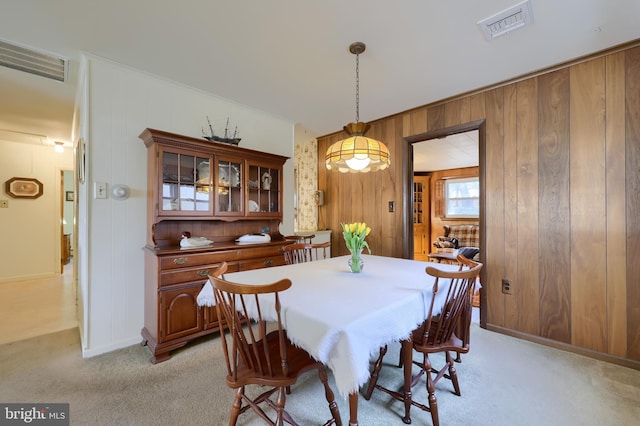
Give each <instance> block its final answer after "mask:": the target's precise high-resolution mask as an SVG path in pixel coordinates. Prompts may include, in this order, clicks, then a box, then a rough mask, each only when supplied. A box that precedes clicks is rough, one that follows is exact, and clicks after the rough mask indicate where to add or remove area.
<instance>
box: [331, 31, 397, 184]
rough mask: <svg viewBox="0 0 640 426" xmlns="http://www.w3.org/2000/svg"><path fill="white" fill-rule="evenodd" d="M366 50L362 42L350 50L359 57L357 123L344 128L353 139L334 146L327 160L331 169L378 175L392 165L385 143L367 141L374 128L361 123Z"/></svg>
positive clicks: (353, 45)
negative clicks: (363, 64)
mask: <svg viewBox="0 0 640 426" xmlns="http://www.w3.org/2000/svg"><path fill="white" fill-rule="evenodd" d="M365 49H366V45H365V44H364V43H362V42H359V41H358V42H355V43H352V44H351V45H350V46H349V51H350V52H351V53H353V54H354V55H356V122H355V123H349V124H347V125H346V126H344V127H343V129H344V131H345V132H346V133H347V134H348V135H349V137H348V138H347V139H344V140H341V141H339V142H336V143H334V144H333V145H331V146H330V147H329V149H327V154H326V156H325V164H326V166H327V169H329V170H337V171H339V172H341V173H347V172H350V173H367V172H375V171H378V170H384V169H386V168H387V167H389V164H391V159H390V156H389V149H388V148H387V147H386V146H385V144H384V143H382V142H380V141H377V140H375V139H372V138H368V137H366V136H365V135H364V134H365V133H366V132H367V130H369V127H370V126H369V125H368V124H366V123H362V122H360V54H361V53H363V52H364V51H365Z"/></svg>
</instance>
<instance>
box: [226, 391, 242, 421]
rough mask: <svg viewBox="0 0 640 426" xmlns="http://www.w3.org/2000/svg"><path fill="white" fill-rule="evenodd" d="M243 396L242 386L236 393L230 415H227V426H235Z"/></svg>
mask: <svg viewBox="0 0 640 426" xmlns="http://www.w3.org/2000/svg"><path fill="white" fill-rule="evenodd" d="M243 395H244V386H241V387H239V388H238V390H237V391H236V398H235V400H234V401H233V406H231V414H230V415H229V426H235V424H236V422H237V421H238V416H239V415H240V409H241V408H242V396H243Z"/></svg>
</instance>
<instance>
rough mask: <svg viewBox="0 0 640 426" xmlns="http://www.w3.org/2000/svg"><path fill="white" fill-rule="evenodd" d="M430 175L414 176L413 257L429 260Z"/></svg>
mask: <svg viewBox="0 0 640 426" xmlns="http://www.w3.org/2000/svg"><path fill="white" fill-rule="evenodd" d="M429 206H430V203H429V176H419V175H415V176H414V177H413V258H414V259H415V260H429V252H430V245H429V244H430V243H429V217H430V215H429Z"/></svg>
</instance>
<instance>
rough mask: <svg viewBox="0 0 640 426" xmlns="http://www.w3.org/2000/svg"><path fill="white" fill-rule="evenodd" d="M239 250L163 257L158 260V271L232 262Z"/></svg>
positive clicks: (237, 255)
mask: <svg viewBox="0 0 640 426" xmlns="http://www.w3.org/2000/svg"><path fill="white" fill-rule="evenodd" d="M240 252H241V251H240V250H223V251H215V252H207V253H197V254H184V255H177V256H163V257H161V258H160V270H161V271H166V270H169V269H177V268H189V267H195V266H201V265H215V264H220V263H222V262H225V261H226V262H227V263H229V262H232V261H234V260H238V259H239V258H240V255H241V253H240Z"/></svg>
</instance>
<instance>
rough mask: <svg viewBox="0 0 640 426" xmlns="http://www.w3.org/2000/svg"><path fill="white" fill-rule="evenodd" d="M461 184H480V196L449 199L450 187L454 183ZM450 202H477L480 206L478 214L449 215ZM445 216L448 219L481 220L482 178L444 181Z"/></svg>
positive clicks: (471, 177) (470, 177) (473, 177)
mask: <svg viewBox="0 0 640 426" xmlns="http://www.w3.org/2000/svg"><path fill="white" fill-rule="evenodd" d="M461 182H477V183H478V196H477V197H455V198H454V197H449V185H450V184H453V183H461ZM449 200H476V201H477V204H478V212H477V213H476V214H449ZM442 201H443V209H442V210H443V216H444V218H446V219H479V218H480V177H479V176H468V177H459V178H449V179H444V185H443V191H442Z"/></svg>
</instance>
